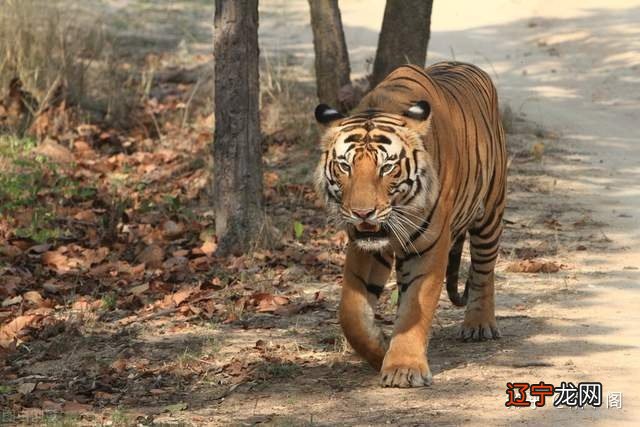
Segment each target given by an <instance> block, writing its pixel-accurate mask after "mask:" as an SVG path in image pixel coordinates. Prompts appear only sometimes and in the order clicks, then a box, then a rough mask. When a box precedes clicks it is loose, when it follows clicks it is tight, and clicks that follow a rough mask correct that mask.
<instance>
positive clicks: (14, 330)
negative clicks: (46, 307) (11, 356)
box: [0, 314, 42, 348]
mask: <svg viewBox="0 0 640 427" xmlns="http://www.w3.org/2000/svg"><path fill="white" fill-rule="evenodd" d="M41 317H42V316H38V315H35V314H32V315H27V316H18V317H16V318H15V319H13V320H12V321H11V322H9V323H7V324H6V325H3V326H2V327H0V345H1V346H2V347H4V348H8V345H7V344H8V343H11V342H12V341H14V340H16V339H17V338H18V336H19V335H20V333H21V332H22V331H24V330H25V329H26V328H28V327H29V326H31V325H32V324H33V323H34V322H36V321H37V320H39V319H40V318H41Z"/></svg>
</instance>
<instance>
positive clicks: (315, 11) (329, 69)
mask: <svg viewBox="0 0 640 427" xmlns="http://www.w3.org/2000/svg"><path fill="white" fill-rule="evenodd" d="M309 8H310V10H311V28H312V30H313V47H314V50H315V55H316V82H317V87H318V98H319V100H320V102H322V103H325V104H329V105H331V106H332V107H334V108H339V109H343V106H342V105H340V104H341V102H340V98H339V96H338V94H339V92H340V89H341V88H343V87H345V86H348V85H349V84H350V82H351V79H350V73H351V70H350V68H349V53H348V52H347V43H346V41H345V38H344V31H343V29H342V18H341V17H340V8H339V7H338V0H309Z"/></svg>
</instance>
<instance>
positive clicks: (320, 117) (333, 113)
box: [315, 104, 344, 125]
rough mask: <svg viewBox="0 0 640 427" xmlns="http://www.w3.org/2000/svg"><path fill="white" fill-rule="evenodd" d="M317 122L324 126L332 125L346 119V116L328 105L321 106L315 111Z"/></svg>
mask: <svg viewBox="0 0 640 427" xmlns="http://www.w3.org/2000/svg"><path fill="white" fill-rule="evenodd" d="M315 116H316V120H317V122H318V123H320V124H322V125H330V124H331V123H332V122H335V121H336V120H340V119H344V116H343V115H342V114H341V113H340V112H339V111H338V110H336V109H335V108H331V107H329V106H328V105H327V104H320V105H318V106H317V107H316V111H315Z"/></svg>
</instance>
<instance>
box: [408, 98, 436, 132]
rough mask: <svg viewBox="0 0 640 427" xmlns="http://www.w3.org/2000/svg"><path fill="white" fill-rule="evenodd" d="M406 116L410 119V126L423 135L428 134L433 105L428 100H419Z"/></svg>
mask: <svg viewBox="0 0 640 427" xmlns="http://www.w3.org/2000/svg"><path fill="white" fill-rule="evenodd" d="M404 116H405V117H407V118H409V119H411V120H409V123H408V127H409V128H412V129H414V130H415V131H417V132H418V133H419V134H421V135H426V134H427V133H428V132H429V129H430V128H431V105H429V103H428V102H427V101H418V102H416V103H415V104H413V105H412V106H411V107H409V109H408V110H407V111H405V113H404Z"/></svg>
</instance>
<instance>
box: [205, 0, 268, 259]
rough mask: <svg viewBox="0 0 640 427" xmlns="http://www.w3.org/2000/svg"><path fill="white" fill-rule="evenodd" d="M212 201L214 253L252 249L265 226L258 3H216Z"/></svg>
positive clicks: (250, 0)
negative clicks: (216, 240)
mask: <svg viewBox="0 0 640 427" xmlns="http://www.w3.org/2000/svg"><path fill="white" fill-rule="evenodd" d="M215 7H216V10H215V17H214V55H215V96H214V101H215V134H214V143H213V198H214V211H215V222H216V236H217V238H218V253H220V254H222V255H224V254H228V253H234V254H237V253H241V252H246V251H247V250H249V249H250V247H251V243H252V242H253V241H254V240H255V237H254V236H255V235H256V234H258V233H259V230H260V228H261V224H262V221H263V213H262V150H261V146H260V118H259V109H258V97H259V90H260V87H259V78H258V55H259V52H258V0H216V2H215Z"/></svg>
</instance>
